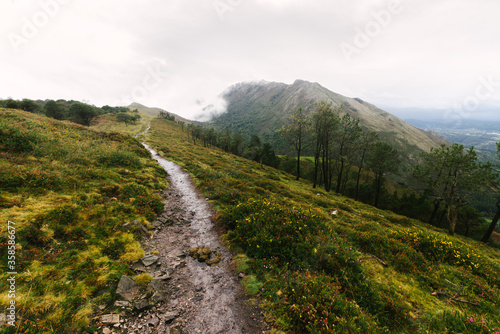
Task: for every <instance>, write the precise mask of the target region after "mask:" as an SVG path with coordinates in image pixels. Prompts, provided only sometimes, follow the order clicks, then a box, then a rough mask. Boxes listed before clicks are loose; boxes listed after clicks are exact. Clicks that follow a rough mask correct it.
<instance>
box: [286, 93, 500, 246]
mask: <svg viewBox="0 0 500 334" xmlns="http://www.w3.org/2000/svg"><path fill="white" fill-rule="evenodd" d="M279 132H280V134H281V136H282V137H283V138H284V139H285V140H286V141H287V142H288V143H289V145H291V147H292V148H293V149H294V150H295V152H296V167H295V173H296V176H297V180H298V179H299V178H300V177H301V166H304V165H305V166H306V167H309V169H308V172H309V173H308V175H307V176H308V178H309V179H310V180H311V181H312V182H313V187H317V186H323V187H324V189H325V190H326V191H330V190H334V191H335V192H337V193H340V194H342V195H348V196H351V197H353V198H354V199H355V200H360V199H362V200H363V199H364V201H365V202H367V201H366V199H367V198H370V199H371V200H372V201H371V203H369V204H372V205H374V206H376V207H380V206H381V205H380V204H381V203H380V201H381V197H382V195H385V196H386V198H389V199H390V201H391V202H392V203H391V204H392V205H391V207H390V209H392V210H393V211H396V212H398V211H399V212H400V213H403V214H406V215H409V216H413V218H418V219H422V217H424V216H427V217H428V219H426V220H427V222H429V223H430V224H433V225H436V226H440V225H442V224H443V221H446V222H447V225H448V233H449V234H451V235H453V234H454V233H455V229H456V227H457V224H458V223H460V224H462V225H463V226H464V229H465V234H468V233H469V231H470V229H471V228H472V227H473V225H474V224H476V225H477V223H478V221H480V220H479V216H480V215H479V212H478V211H477V210H475V209H474V208H472V207H470V206H469V204H470V199H471V197H473V196H474V195H477V194H478V193H479V192H492V191H498V190H497V188H496V184H497V181H498V178H499V175H498V173H496V172H495V171H494V168H493V167H494V166H493V165H492V164H491V163H489V162H487V163H481V162H479V161H478V157H477V154H476V152H475V150H474V148H473V147H470V148H468V149H466V148H465V147H464V146H463V145H459V144H452V145H451V146H446V145H442V146H441V147H439V148H434V149H432V150H431V151H430V152H423V153H421V161H422V162H421V163H420V164H419V165H417V166H414V167H413V169H411V170H410V172H411V173H410V174H411V176H412V177H413V178H414V180H415V181H416V182H415V183H416V184H419V185H421V188H420V189H412V190H410V195H408V194H404V195H403V196H402V197H399V196H398V194H397V192H395V193H394V194H393V196H387V195H388V191H387V190H386V189H385V185H386V180H385V177H386V175H387V174H390V173H393V174H397V173H398V171H399V166H400V163H401V158H400V155H399V153H398V152H397V150H396V149H394V148H393V147H392V146H391V145H390V144H388V143H386V142H384V141H380V140H379V139H378V136H377V134H376V133H374V132H370V131H365V130H363V129H362V128H361V127H360V125H359V120H358V119H355V118H352V117H350V116H349V115H348V114H345V113H343V110H342V106H339V107H334V106H333V105H332V103H328V102H324V101H323V102H320V103H316V104H315V106H314V109H313V112H312V114H311V116H309V115H308V114H306V113H305V112H304V110H303V109H302V108H299V109H298V110H297V111H295V112H294V113H293V114H292V115H291V117H290V120H289V123H288V124H287V125H285V126H283V127H282V129H280V130H279ZM498 149H499V152H500V143H499V144H498ZM305 150H307V151H309V152H312V154H313V162H312V164H309V165H308V164H307V163H304V161H303V160H302V159H301V156H302V154H303V152H304V151H305ZM499 159H500V153H499ZM363 170H365V173H364V174H365V175H368V176H369V177H370V178H371V184H369V183H365V184H361V182H360V179H361V176H362V171H363ZM289 171H290V169H289ZM367 192H369V193H371V196H366V195H367ZM363 194H364V196H363ZM412 208H413V210H412ZM497 208H498V210H497V213H496V215H495V216H494V218H493V220H492V222H491V224H490V226H489V228H488V230H487V231H486V232H485V234H484V235H483V237H482V239H481V240H482V241H483V242H487V241H488V240H489V238H490V236H491V234H492V232H493V230H494V229H495V227H496V224H497V222H498V219H499V217H500V197H499V200H498V201H497ZM423 213H425V215H424V214H423Z"/></svg>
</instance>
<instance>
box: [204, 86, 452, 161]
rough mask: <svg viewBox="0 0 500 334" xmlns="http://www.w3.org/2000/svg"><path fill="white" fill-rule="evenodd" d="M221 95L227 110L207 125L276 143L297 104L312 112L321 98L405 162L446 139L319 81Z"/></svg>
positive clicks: (235, 90)
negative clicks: (395, 151)
mask: <svg viewBox="0 0 500 334" xmlns="http://www.w3.org/2000/svg"><path fill="white" fill-rule="evenodd" d="M223 97H224V99H225V100H226V101H227V103H228V105H227V112H226V113H223V114H221V115H218V116H216V117H214V118H213V119H212V121H211V122H210V124H212V125H214V126H215V127H218V128H230V129H231V130H232V131H234V132H241V133H244V134H246V135H250V134H259V135H260V136H262V137H264V139H265V140H267V141H271V142H274V143H275V144H277V143H280V138H279V136H278V134H277V133H276V130H277V129H279V128H281V127H282V125H283V124H286V123H287V122H288V120H289V118H290V115H291V113H292V112H294V111H295V110H297V109H298V108H299V107H303V108H304V109H306V110H308V111H309V112H312V111H313V107H314V103H315V102H319V101H323V100H326V101H329V102H330V101H331V102H333V105H334V106H339V105H341V106H343V107H344V110H345V112H346V113H348V114H349V115H350V116H352V117H355V118H358V119H359V120H360V125H361V126H362V127H363V128H364V129H366V130H371V131H376V132H377V133H378V134H379V136H380V139H382V140H384V141H387V142H389V143H390V144H391V145H393V146H394V147H395V148H397V149H398V151H399V152H401V155H402V156H403V157H404V158H405V161H414V160H415V159H416V158H417V156H418V153H419V152H421V151H429V150H430V148H431V147H438V146H439V145H440V144H441V143H444V142H446V140H445V139H443V138H442V137H440V136H439V135H437V134H435V133H432V132H426V131H423V130H420V129H418V128H416V127H414V126H412V125H410V124H408V123H406V122H404V121H402V120H401V119H399V118H397V117H396V116H393V115H391V114H389V113H387V112H385V111H383V110H381V109H379V108H377V107H375V106H374V105H372V104H369V103H367V102H365V101H363V100H361V99H358V98H349V97H345V96H342V95H340V94H336V93H334V92H332V91H329V90H328V89H326V88H324V87H322V86H321V85H319V84H318V83H311V82H307V81H302V80H297V81H295V82H294V83H293V84H292V85H287V84H283V83H276V82H265V81H261V82H258V83H240V84H236V85H234V86H232V87H230V88H229V89H228V90H227V91H226V92H225V93H224V94H223Z"/></svg>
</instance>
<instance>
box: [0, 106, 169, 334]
mask: <svg viewBox="0 0 500 334" xmlns="http://www.w3.org/2000/svg"><path fill="white" fill-rule="evenodd" d="M0 156H1V158H0V222H1V225H0V252H1V256H2V259H3V261H2V267H3V268H2V269H3V270H2V273H1V274H0V280H1V282H6V278H7V276H6V274H5V273H6V272H7V271H8V270H6V269H7V268H6V264H7V263H6V256H7V241H8V239H7V221H12V222H15V224H16V225H15V226H16V241H17V247H16V260H17V264H16V271H17V272H18V274H17V277H16V283H17V284H16V301H17V310H18V313H17V317H18V320H20V321H21V322H20V329H19V332H22V333H65V332H75V331H77V330H79V329H82V328H87V327H88V326H89V325H90V320H91V317H92V315H93V314H95V311H96V307H97V305H102V304H104V305H107V304H111V303H112V302H113V301H112V294H111V293H110V291H111V290H110V289H111V288H112V287H113V285H115V284H116V283H117V280H118V279H119V277H120V276H121V275H122V274H124V273H129V274H130V273H131V271H129V270H128V269H127V268H128V264H129V263H131V262H133V261H136V260H137V259H139V258H140V257H142V256H143V254H144V252H143V250H142V249H141V246H140V243H139V241H138V240H139V238H140V231H127V230H125V229H123V228H122V227H121V226H122V225H123V224H124V223H126V222H128V221H131V220H134V219H138V220H139V221H141V222H142V223H144V224H147V222H148V220H152V219H154V218H155V217H156V215H157V214H158V213H160V212H161V211H162V210H163V204H162V202H161V199H160V197H159V196H158V195H155V193H156V192H158V191H159V190H161V189H163V188H165V187H166V186H167V183H166V180H165V172H164V171H163V169H162V168H161V167H159V166H158V165H157V164H156V162H155V161H154V160H152V159H151V158H150V154H149V152H148V151H147V150H145V149H144V148H143V147H142V145H141V144H140V143H139V142H138V141H137V140H135V139H134V138H132V137H130V136H126V135H122V134H118V133H105V132H99V131H95V130H92V129H88V128H85V127H83V126H80V125H76V124H73V123H70V122H60V121H56V120H53V119H49V118H46V117H43V116H38V115H34V114H30V113H27V112H23V111H18V110H8V109H0ZM1 287H2V288H1V289H0V304H1V305H2V308H3V307H6V306H7V305H8V303H9V302H10V298H9V297H8V289H6V285H5V284H4V283H2V284H1ZM12 330H13V328H10V331H9V330H7V331H6V332H7V333H10V332H14V331H12Z"/></svg>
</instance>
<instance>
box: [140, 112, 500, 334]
mask: <svg viewBox="0 0 500 334" xmlns="http://www.w3.org/2000/svg"><path fill="white" fill-rule="evenodd" d="M144 139H145V140H146V141H148V142H149V143H150V144H151V145H152V146H153V148H155V149H156V150H157V151H159V152H161V154H162V155H163V156H164V157H166V158H168V159H171V160H173V161H176V162H178V163H180V164H181V165H182V166H184V168H185V169H186V170H187V171H188V172H190V173H191V175H193V177H194V178H195V182H196V184H197V185H198V187H199V188H200V189H201V190H202V191H203V193H204V195H205V196H206V197H208V198H209V199H210V201H211V202H212V203H213V204H214V205H215V207H216V209H217V219H218V221H219V222H220V223H221V224H223V226H225V227H226V229H227V234H226V235H225V240H226V242H227V243H228V245H229V246H230V247H232V248H233V249H234V250H236V251H239V252H240V253H241V254H240V255H238V256H237V258H236V259H235V262H236V265H237V266H238V268H239V270H241V271H244V272H245V273H246V274H247V277H248V278H247V279H246V280H245V281H244V284H246V286H247V291H248V293H249V294H252V295H253V294H256V295H257V296H258V297H259V298H260V300H261V303H262V307H263V308H264V309H265V312H266V318H267V320H268V321H270V322H271V323H272V324H273V326H274V327H275V328H276V329H279V330H284V331H294V332H301V333H302V332H307V333H332V332H337V333H385V332H391V333H496V332H499V331H500V322H499V318H498V309H499V307H500V295H499V286H500V276H499V274H500V256H499V255H500V252H499V251H498V250H497V249H493V248H489V247H487V246H485V245H483V244H481V243H479V242H475V241H473V240H471V239H467V238H464V237H461V236H455V237H449V236H447V235H446V231H444V230H439V229H436V228H434V227H432V226H430V225H427V224H424V223H422V222H420V221H417V220H412V219H409V218H407V217H403V216H399V215H396V214H394V213H392V212H390V211H383V210H378V209H376V208H374V207H371V206H368V205H365V204H362V203H359V202H356V201H354V200H351V199H348V198H345V197H341V196H337V195H334V194H329V193H326V192H324V191H323V190H321V189H318V188H317V189H313V188H312V184H311V183H309V182H306V181H295V178H294V176H292V175H290V174H287V173H284V172H281V171H278V170H275V169H272V168H269V167H264V168H262V167H261V166H260V165H259V164H257V163H253V162H251V161H248V160H245V159H242V158H239V157H236V156H233V155H229V154H226V153H224V152H222V151H220V150H217V149H207V148H203V147H202V146H201V145H200V146H198V145H193V143H192V142H189V141H188V140H187V134H186V133H183V132H182V130H181V128H180V127H179V126H177V125H176V124H174V123H172V122H167V121H163V120H158V119H154V120H152V130H151V131H150V132H149V133H148V134H147V135H145V136H144ZM333 210H338V215H332V214H331V212H332V211H333ZM379 260H382V261H383V262H384V263H386V264H387V265H388V266H387V267H385V266H383V265H382V264H381V262H380V261H379ZM261 288H263V290H262V289H261ZM436 291H441V292H446V293H448V294H450V295H455V294H457V293H459V292H460V293H459V294H463V295H465V296H462V297H460V298H461V299H465V300H468V301H470V302H474V303H478V304H479V306H473V305H469V304H465V303H459V302H454V301H451V300H449V299H440V298H439V297H436V296H432V295H431V293H432V292H436ZM471 319H472V320H471Z"/></svg>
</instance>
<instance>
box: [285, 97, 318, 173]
mask: <svg viewBox="0 0 500 334" xmlns="http://www.w3.org/2000/svg"><path fill="white" fill-rule="evenodd" d="M290 120H291V122H290V124H289V125H288V126H283V127H282V128H281V129H280V130H278V131H279V133H280V134H281V136H282V137H283V138H284V139H285V140H287V141H288V142H289V143H291V144H292V145H293V146H294V147H295V150H296V151H297V180H298V179H299V178H300V155H301V153H302V151H303V150H304V149H305V148H306V147H307V143H306V140H305V139H306V137H307V136H308V134H309V132H311V119H310V117H308V116H307V115H306V114H305V113H304V111H303V110H302V107H300V108H299V109H297V110H296V111H295V112H294V113H293V114H292V116H291V117H290Z"/></svg>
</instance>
